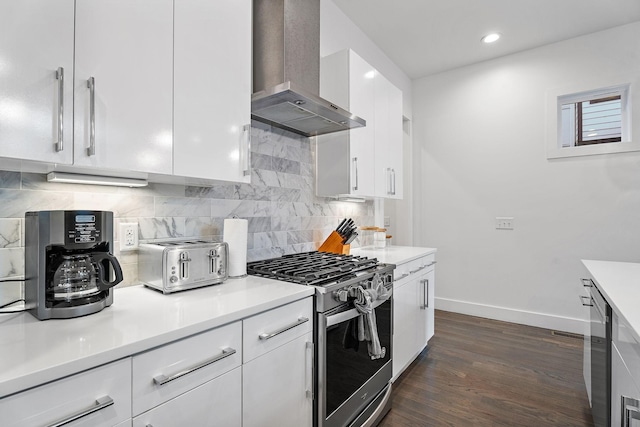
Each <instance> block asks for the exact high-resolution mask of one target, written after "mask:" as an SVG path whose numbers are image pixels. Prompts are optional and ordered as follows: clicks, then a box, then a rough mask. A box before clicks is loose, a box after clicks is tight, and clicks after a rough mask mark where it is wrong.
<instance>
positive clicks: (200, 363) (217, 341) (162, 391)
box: [133, 322, 242, 415]
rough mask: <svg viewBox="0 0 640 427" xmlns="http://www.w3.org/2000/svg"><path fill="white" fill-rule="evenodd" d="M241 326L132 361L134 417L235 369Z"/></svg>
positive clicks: (205, 334)
mask: <svg viewBox="0 0 640 427" xmlns="http://www.w3.org/2000/svg"><path fill="white" fill-rule="evenodd" d="M241 345H242V323H241V322H235V323H232V324H229V325H226V326H222V327H220V328H216V329H212V330H210V331H207V332H203V333H201V334H198V335H194V336H191V337H188V338H185V339H182V340H180V341H176V342H173V343H171V344H167V345H164V346H162V347H158V348H156V349H153V350H150V351H147V352H145V353H141V354H138V355H136V356H134V357H133V414H134V415H138V414H141V413H142V412H144V411H147V410H148V409H151V408H153V407H154V406H157V405H159V404H161V403H163V402H166V401H167V400H169V399H172V398H174V397H176V396H178V395H180V394H182V393H185V392H187V391H189V390H191V389H193V388H195V387H197V386H199V385H201V384H204V383H205V382H207V381H209V380H211V379H213V378H216V377H218V376H220V375H222V374H224V373H225V372H228V371H230V370H232V369H234V368H236V367H238V366H240V364H241V361H242V348H241Z"/></svg>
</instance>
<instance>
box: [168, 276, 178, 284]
mask: <svg viewBox="0 0 640 427" xmlns="http://www.w3.org/2000/svg"><path fill="white" fill-rule="evenodd" d="M169 281H170V282H171V283H176V282H177V281H178V277H177V276H171V277H170V278H169Z"/></svg>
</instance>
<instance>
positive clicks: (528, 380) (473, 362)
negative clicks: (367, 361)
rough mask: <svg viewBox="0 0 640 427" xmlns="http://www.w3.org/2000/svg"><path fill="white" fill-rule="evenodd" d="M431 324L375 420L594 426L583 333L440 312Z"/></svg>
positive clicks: (400, 426) (386, 424) (394, 424)
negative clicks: (556, 331)
mask: <svg viewBox="0 0 640 427" xmlns="http://www.w3.org/2000/svg"><path fill="white" fill-rule="evenodd" d="M435 326H436V335H435V336H434V337H433V338H432V339H431V340H430V341H429V346H428V348H427V350H425V351H424V352H422V354H420V356H419V357H418V359H417V360H416V361H415V362H414V363H413V364H412V365H411V366H409V368H407V370H406V371H405V372H404V373H403V374H402V376H401V377H400V378H398V380H397V381H396V382H395V383H394V390H393V395H392V396H393V397H392V398H393V403H392V409H391V411H390V412H389V414H387V416H386V417H385V418H384V419H383V420H382V422H381V423H380V427H407V426H474V427H475V426H527V427H538V426H541V427H542V426H545V427H547V426H581V427H582V426H592V425H593V423H592V420H591V409H590V408H589V402H588V400H587V393H586V390H585V387H584V382H583V379H582V340H581V339H578V338H575V337H566V336H560V335H555V334H552V333H551V331H550V330H547V329H541V328H534V327H529V326H522V325H516V324H513V323H506V322H500V321H495V320H488V319H482V318H479V317H472V316H465V315H461V314H455V313H449V312H444V311H436V325H435Z"/></svg>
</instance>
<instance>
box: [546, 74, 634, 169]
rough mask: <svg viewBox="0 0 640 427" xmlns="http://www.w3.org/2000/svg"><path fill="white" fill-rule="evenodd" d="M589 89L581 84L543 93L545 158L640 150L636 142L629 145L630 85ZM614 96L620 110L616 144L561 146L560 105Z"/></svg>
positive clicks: (620, 84)
mask: <svg viewBox="0 0 640 427" xmlns="http://www.w3.org/2000/svg"><path fill="white" fill-rule="evenodd" d="M585 86H586V87H585ZM589 87H591V88H593V87H597V86H596V85H588V86H587V85H584V84H583V85H581V86H574V87H573V88H565V89H564V90H562V89H555V90H550V91H547V111H548V116H547V142H546V146H547V158H548V159H555V158H564V157H575V156H585V155H594V154H611V153H621V152H630V151H640V142H636V143H633V142H632V139H631V129H632V123H631V117H632V114H631V99H632V93H631V89H632V87H631V83H627V82H625V83H619V84H615V85H610V86H605V87H602V86H601V87H600V88H599V89H588V88H589ZM572 89H573V90H572ZM614 95H620V103H621V107H622V111H621V118H622V123H621V131H622V136H621V138H620V141H619V142H601V143H591V144H584V145H575V146H568V147H567V146H565V147H563V146H562V131H563V129H562V106H563V105H566V104H575V103H580V102H585V101H589V100H594V99H601V98H606V97H609V96H614ZM576 126H577V123H576Z"/></svg>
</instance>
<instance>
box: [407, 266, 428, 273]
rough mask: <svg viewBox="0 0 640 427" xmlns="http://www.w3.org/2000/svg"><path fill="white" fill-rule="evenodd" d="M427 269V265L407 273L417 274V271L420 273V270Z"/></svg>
mask: <svg viewBox="0 0 640 427" xmlns="http://www.w3.org/2000/svg"><path fill="white" fill-rule="evenodd" d="M427 267H428V266H427V265H423V266H422V267H419V268H416V269H415V270H410V271H409V274H414V273H417V272H418V271H420V270H424V269H425V268H427Z"/></svg>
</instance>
